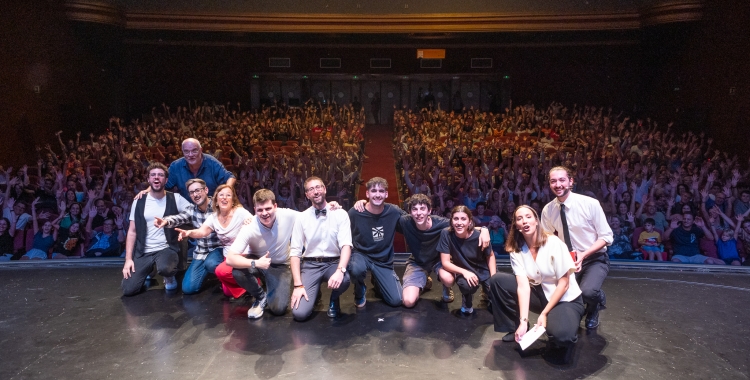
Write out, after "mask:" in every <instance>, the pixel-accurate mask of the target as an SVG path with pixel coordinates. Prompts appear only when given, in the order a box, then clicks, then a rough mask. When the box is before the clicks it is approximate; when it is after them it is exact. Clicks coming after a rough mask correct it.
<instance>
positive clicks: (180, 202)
mask: <svg viewBox="0 0 750 380" xmlns="http://www.w3.org/2000/svg"><path fill="white" fill-rule="evenodd" d="M174 200H175V203H177V210H179V211H180V212H183V211H185V210H186V209H187V208H188V207H189V206H190V205H191V204H192V203H190V201H188V200H187V199H185V198H183V197H182V195H180V193H174Z"/></svg>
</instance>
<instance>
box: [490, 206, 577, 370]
mask: <svg viewBox="0 0 750 380" xmlns="http://www.w3.org/2000/svg"><path fill="white" fill-rule="evenodd" d="M512 220H513V221H514V225H513V228H511V230H512V233H510V232H509V233H508V240H507V241H506V244H505V249H506V251H507V252H510V262H511V266H512V268H513V274H509V273H501V272H498V273H497V274H495V275H494V276H492V278H491V279H490V294H491V299H492V305H493V316H494V319H495V331H498V332H504V331H510V332H509V333H508V334H506V335H505V336H504V337H503V342H512V341H520V340H521V338H522V337H523V335H524V334H526V332H527V331H528V328H529V326H528V323H529V322H528V321H529V310H531V311H534V312H536V313H539V318H537V322H536V325H537V326H542V327H544V328H545V329H546V330H547V336H548V337H549V343H550V344H551V345H552V346H553V348H560V349H564V350H566V351H565V353H566V354H567V353H568V352H569V353H571V354H572V351H573V350H572V349H568V348H572V346H573V344H575V343H576V341H577V340H578V335H577V333H578V325H579V323H580V321H581V317H582V316H583V313H584V306H583V300H582V299H581V289H580V288H579V287H578V283H577V282H576V279H575V276H574V275H571V274H573V273H575V270H576V266H575V262H574V261H573V258H572V257H571V255H570V253H569V252H568V248H567V247H566V246H565V243H563V242H562V241H561V240H560V239H558V238H557V237H556V236H554V235H547V234H545V233H544V232H543V231H542V229H541V228H540V226H539V216H538V215H537V213H536V211H534V210H533V209H532V208H531V207H529V206H525V205H524V206H519V207H518V208H516V210H515V212H513V218H512ZM565 360H566V361H568V360H569V354H568V355H566V359H565Z"/></svg>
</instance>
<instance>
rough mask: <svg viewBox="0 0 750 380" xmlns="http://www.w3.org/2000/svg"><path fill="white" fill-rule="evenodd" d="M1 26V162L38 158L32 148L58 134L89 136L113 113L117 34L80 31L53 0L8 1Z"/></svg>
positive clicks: (64, 135) (1, 16) (25, 160)
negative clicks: (105, 37)
mask: <svg viewBox="0 0 750 380" xmlns="http://www.w3.org/2000/svg"><path fill="white" fill-rule="evenodd" d="M0 28H1V30H3V38H0V51H2V54H0V93H2V94H3V95H2V103H3V104H2V106H1V107H0V136H2V142H3V149H0V164H3V165H6V166H7V165H20V164H22V163H32V162H34V163H35V161H36V158H35V157H36V154H35V152H34V146H35V145H43V144H44V143H49V142H53V141H54V140H53V138H54V132H55V131H57V130H59V129H63V130H64V131H65V132H64V133H63V138H66V139H67V138H74V137H75V135H74V131H76V130H83V132H84V133H85V134H87V133H88V132H89V131H91V130H93V129H94V128H98V127H99V126H100V125H102V120H103V121H104V122H106V120H107V118H108V117H109V116H106V115H111V114H112V112H113V111H115V109H114V108H112V107H111V105H112V104H114V103H113V102H112V98H113V94H115V91H114V88H115V86H116V83H117V80H116V77H117V76H118V74H117V73H113V72H112V68H113V67H114V65H113V62H114V61H116V60H113V59H112V58H111V55H112V53H111V48H112V46H113V45H114V47H115V49H116V44H118V43H119V42H118V41H119V40H120V39H121V38H119V37H118V34H117V33H116V32H112V31H107V32H105V33H101V32H100V31H99V30H100V29H101V28H103V27H102V26H98V25H97V26H96V29H97V32H96V33H90V31H87V30H86V28H85V26H79V27H78V29H77V28H76V27H74V24H71V23H69V22H68V21H67V20H66V18H65V14H64V12H63V9H62V8H61V7H60V4H59V2H57V1H30V2H18V1H13V2H6V3H4V4H3V11H2V12H0ZM94 35H96V36H109V37H108V39H110V40H109V41H106V42H103V41H101V40H100V39H99V37H97V38H89V37H87V36H94ZM112 41H114V43H113V42H112ZM36 86H38V89H39V92H38V93H36V92H35V87H36Z"/></svg>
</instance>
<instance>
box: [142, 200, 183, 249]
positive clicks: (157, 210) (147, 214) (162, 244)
mask: <svg viewBox="0 0 750 380" xmlns="http://www.w3.org/2000/svg"><path fill="white" fill-rule="evenodd" d="M174 201H175V203H176V204H177V211H178V212H183V211H185V209H186V208H187V207H188V206H190V202H188V201H187V200H186V199H185V198H183V197H182V196H181V195H180V194H177V193H174ZM136 202H137V201H136ZM135 209H136V203H133V205H132V207H131V208H130V220H131V221H135ZM166 210H167V197H166V195H165V196H163V197H162V198H161V199H156V198H154V197H152V196H151V193H148V194H147V195H146V205H145V207H144V208H143V217H144V218H146V227H147V228H148V233H147V234H146V247H145V250H144V251H143V252H145V253H148V252H156V251H161V250H162V249H165V248H167V247H169V244H167V236H166V235H165V234H164V230H162V229H161V228H156V227H154V217H156V216H158V217H160V218H163V217H164V212H165V211H166Z"/></svg>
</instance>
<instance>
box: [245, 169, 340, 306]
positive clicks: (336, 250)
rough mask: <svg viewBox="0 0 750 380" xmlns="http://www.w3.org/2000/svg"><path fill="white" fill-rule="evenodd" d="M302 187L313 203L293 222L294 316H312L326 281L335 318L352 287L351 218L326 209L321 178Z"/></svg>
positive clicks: (291, 252)
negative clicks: (320, 289)
mask: <svg viewBox="0 0 750 380" xmlns="http://www.w3.org/2000/svg"><path fill="white" fill-rule="evenodd" d="M303 188H304V190H305V196H306V197H307V199H309V200H310V201H311V202H312V206H311V207H310V208H308V209H307V210H305V211H303V212H302V214H301V215H299V216H298V217H297V219H296V220H295V221H294V230H293V232H292V243H291V250H290V252H289V255H290V266H291V270H292V279H293V281H292V283H293V285H294V291H293V292H292V298H291V306H292V315H293V316H294V319H295V320H297V321H303V320H305V319H307V318H309V317H310V315H311V314H312V311H313V307H314V306H315V298H316V297H317V294H318V289H319V288H320V282H321V281H322V280H327V281H328V288H329V289H333V291H332V292H331V299H330V303H329V307H328V316H329V317H331V318H335V317H337V316H338V315H339V313H340V311H341V307H340V302H339V297H340V296H341V294H343V293H344V292H345V291H346V289H348V288H349V274H348V273H347V270H346V267H347V264H349V258H350V256H351V249H352V231H351V227H350V224H349V217H348V216H347V215H346V212H345V211H344V210H336V211H329V210H327V209H326V206H327V202H326V186H325V185H324V184H323V180H322V179H320V178H318V177H310V178H308V179H307V180H305V183H304V186H303ZM303 249H304V254H303ZM256 265H257V264H256Z"/></svg>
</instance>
